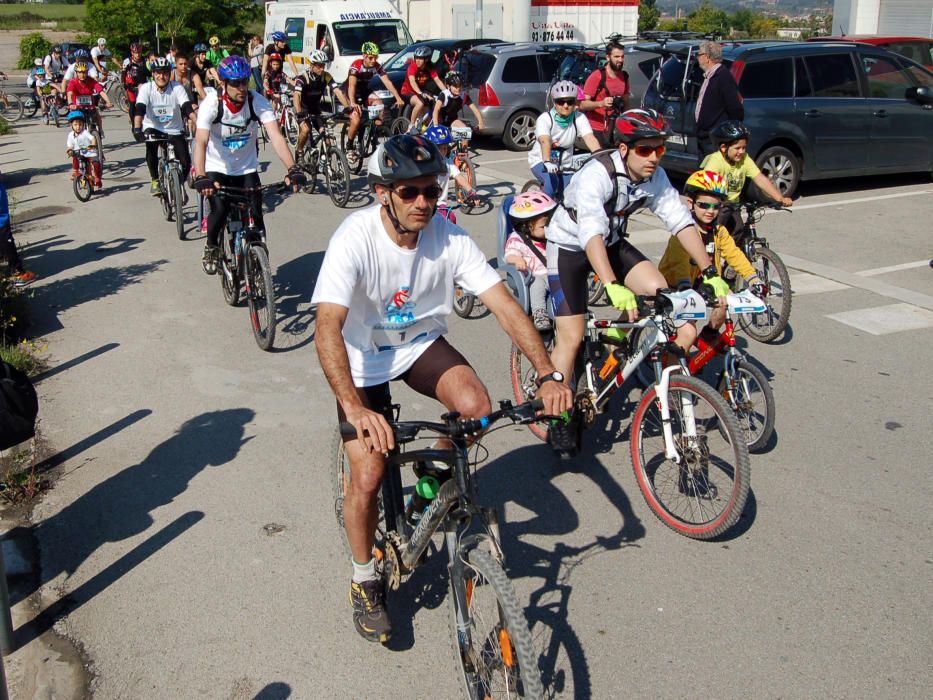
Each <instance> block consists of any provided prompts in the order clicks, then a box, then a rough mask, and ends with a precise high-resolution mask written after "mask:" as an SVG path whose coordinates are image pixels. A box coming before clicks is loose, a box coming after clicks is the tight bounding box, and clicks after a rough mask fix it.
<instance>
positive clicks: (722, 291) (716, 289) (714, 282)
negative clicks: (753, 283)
mask: <svg viewBox="0 0 933 700" xmlns="http://www.w3.org/2000/svg"><path fill="white" fill-rule="evenodd" d="M703 284H708V285H709V286H710V287H712V289H713V294H715V295H716V296H717V297H724V296H728V294H729V285H728V284H726V281H725V280H724V279H723V278H722V277H720V276H719V275H713V276H712V277H704V278H703Z"/></svg>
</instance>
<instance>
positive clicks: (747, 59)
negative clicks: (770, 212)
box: [643, 42, 933, 196]
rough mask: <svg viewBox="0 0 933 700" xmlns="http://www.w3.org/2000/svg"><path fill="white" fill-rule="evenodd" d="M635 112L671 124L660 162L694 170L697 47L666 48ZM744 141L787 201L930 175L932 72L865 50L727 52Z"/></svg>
mask: <svg viewBox="0 0 933 700" xmlns="http://www.w3.org/2000/svg"><path fill="white" fill-rule="evenodd" d="M665 52H666V54H667V59H666V60H665V62H664V63H663V64H662V65H661V67H660V68H659V69H658V71H657V72H656V73H655V75H654V76H653V77H652V80H651V84H650V85H649V87H648V91H647V92H646V93H645V98H644V100H643V104H644V106H646V107H652V108H655V109H657V110H659V111H661V113H662V114H664V116H665V117H666V118H667V119H668V120H669V121H670V123H671V126H672V129H673V131H674V135H673V136H672V137H671V138H670V139H669V141H668V149H667V153H666V154H665V155H664V159H663V161H662V163H663V165H664V167H665V168H668V169H670V170H673V171H677V172H683V173H687V172H690V171H692V170H693V169H695V168H696V166H697V153H698V150H697V144H696V124H695V120H694V116H693V115H694V107H695V104H696V97H697V94H698V92H699V87H700V84H701V83H702V75H701V72H700V70H699V68H698V67H697V65H696V44H695V43H690V42H686V43H684V44H682V45H679V46H678V45H677V44H668V45H667V47H666V48H665ZM723 64H724V65H725V67H726V68H727V69H728V70H730V71H732V74H733V75H734V76H735V78H736V80H737V81H738V85H739V92H740V93H741V94H742V97H743V99H744V106H745V123H746V124H747V125H748V127H749V129H750V130H751V133H752V136H751V139H750V141H749V144H748V152H749V154H750V155H751V156H752V157H753V158H755V161H756V162H757V163H758V166H759V167H760V168H761V169H762V170H763V171H764V172H765V173H766V174H768V176H769V177H770V178H771V179H772V181H774V183H775V184H776V185H777V186H778V188H779V189H780V190H781V191H782V192H784V193H785V194H786V195H787V196H791V195H792V194H793V193H794V191H795V190H796V189H797V185H798V184H799V182H800V181H801V180H814V179H820V178H829V177H843V176H856V175H871V174H876V173H887V172H892V173H893V172H897V173H900V172H911V171H914V172H916V171H922V172H931V171H933V73H931V72H930V71H928V70H926V69H925V68H923V67H922V66H920V65H919V64H917V63H915V62H913V61H911V60H910V59H907V58H904V57H903V56H898V55H897V54H894V53H891V52H890V51H887V50H885V49H882V48H879V47H876V46H871V45H868V44H863V43H841V42H823V43H817V42H812V43H811V42H791V43H783V42H757V43H747V44H726V45H725V46H724V47H723Z"/></svg>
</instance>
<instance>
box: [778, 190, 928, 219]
mask: <svg viewBox="0 0 933 700" xmlns="http://www.w3.org/2000/svg"><path fill="white" fill-rule="evenodd" d="M922 194H933V190H912V191H910V192H895V193H893V194H880V195H875V196H873V197H853V198H852V199H836V200H833V201H831V202H814V203H813V204H795V205H794V206H793V207H791V211H792V212H794V211H801V210H803V209H822V208H825V207H841V206H844V205H846V204H860V203H862V202H876V201H878V200H879V199H898V198H900V197H917V196H919V195H922ZM804 201H806V200H804ZM774 211H777V212H780V213H781V214H783V213H785V212H783V211H781V210H774ZM769 213H770V212H769Z"/></svg>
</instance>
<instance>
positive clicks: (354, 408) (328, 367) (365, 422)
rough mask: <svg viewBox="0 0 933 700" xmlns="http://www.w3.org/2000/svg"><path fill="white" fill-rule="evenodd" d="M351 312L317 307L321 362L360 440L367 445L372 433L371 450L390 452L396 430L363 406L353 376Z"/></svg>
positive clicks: (332, 306) (337, 307) (325, 305)
mask: <svg viewBox="0 0 933 700" xmlns="http://www.w3.org/2000/svg"><path fill="white" fill-rule="evenodd" d="M348 311H349V309H347V308H346V307H345V306H340V305H339V304H332V303H330V302H323V303H321V304H318V306H317V320H316V321H315V334H314V342H315V345H316V346H317V356H318V361H319V362H320V363H321V369H322V370H324V376H325V377H326V378H327V383H328V384H330V388H331V390H332V391H333V392H334V397H335V398H336V399H337V403H339V404H340V407H341V408H342V409H343V412H344V413H345V414H346V416H347V421H348V422H350V423H352V424H353V425H354V426H355V427H356V435H357V438H358V439H359V440H360V441H361V442H363V444H367V443H366V441H365V436H364V433H368V437H369V440H370V442H369V443H368V444H369V445H370V449H371V450H373V451H376V452H388V451H389V450H391V449H393V448H394V447H395V438H394V435H393V433H392V429H391V428H390V427H389V424H388V423H387V422H386V419H385V417H384V416H383V415H382V414H381V413H377V412H376V411H371V410H370V409H368V408H366V407H365V406H364V405H363V402H362V400H361V399H360V396H359V393H358V392H357V390H356V386H354V384H353V375H352V374H351V373H350V358H349V357H348V356H347V347H346V345H345V344H344V341H343V325H344V323H346V320H347V313H348Z"/></svg>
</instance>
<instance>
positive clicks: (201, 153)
mask: <svg viewBox="0 0 933 700" xmlns="http://www.w3.org/2000/svg"><path fill="white" fill-rule="evenodd" d="M210 138H211V132H210V131H209V130H207V129H201V128H198V130H197V131H195V132H194V174H195V176H196V177H203V176H204V174H205V172H206V170H207V166H206V165H205V163H206V159H207V142H208V141H209V140H210Z"/></svg>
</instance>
